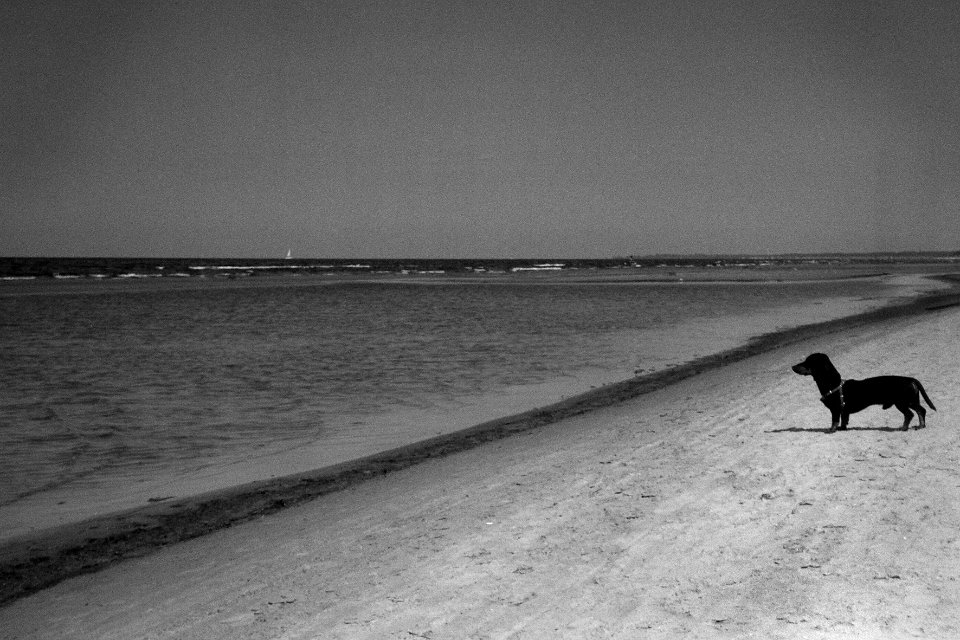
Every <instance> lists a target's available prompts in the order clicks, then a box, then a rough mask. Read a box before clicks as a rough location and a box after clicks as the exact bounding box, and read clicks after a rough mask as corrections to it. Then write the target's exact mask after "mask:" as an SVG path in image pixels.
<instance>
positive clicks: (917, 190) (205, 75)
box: [0, 0, 960, 257]
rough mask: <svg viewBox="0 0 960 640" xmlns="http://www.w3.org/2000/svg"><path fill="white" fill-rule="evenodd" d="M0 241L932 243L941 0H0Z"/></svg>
mask: <svg viewBox="0 0 960 640" xmlns="http://www.w3.org/2000/svg"><path fill="white" fill-rule="evenodd" d="M0 132H2V133H0V135H2V138H0V145H2V146H0V255H6V256H12V255H23V256H30V255H64V256H67V255H97V256H138V255H141V256H143V255H149V256H187V257H192V256H206V257H239V256H248V257H280V256H282V255H283V254H285V253H286V251H287V249H288V248H289V249H292V250H293V254H294V255H295V256H300V257H547V256H556V257H608V256H614V255H626V254H653V253H743V252H746V253H763V252H803V251H872V250H916V249H921V250H923V249H926V250H954V249H960V2H954V1H949V0H948V1H944V2H938V3H932V2H923V1H917V0H904V1H903V2H884V1H883V0H876V1H870V2H867V1H864V2H859V1H838V0H824V1H823V2H804V1H797V0H788V1H785V2H773V1H760V0H758V1H755V2H724V1H721V0H716V1H714V0H706V1H687V0H665V1H663V2H643V1H624V2H588V1H584V2H572V1H571V2H524V1H522V0H515V1H510V2H492V1H486V0H468V1H464V2H459V1H450V0H426V1H423V2H408V1H406V0H384V1H376V0H353V1H344V2H336V1H329V0H302V1H299V2H294V1H286V2H285V1H282V0H275V1H261V2H226V1H223V2H217V1H210V2H201V1H183V2H172V1H170V0H163V1H157V2H131V1H127V0H123V1H104V2H84V1H66V0H65V1H63V2H45V1H43V0H28V1H23V2H21V1H19V0H16V1H13V2H11V1H10V0H7V1H6V2H3V3H2V5H0Z"/></svg>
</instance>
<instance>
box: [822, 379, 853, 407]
mask: <svg viewBox="0 0 960 640" xmlns="http://www.w3.org/2000/svg"><path fill="white" fill-rule="evenodd" d="M846 383H847V381H846V380H841V381H840V385H839V386H838V387H837V388H836V389H834V390H833V391H827V392H826V393H825V394H823V395H822V396H820V400H822V401H826V399H827V398H829V397H830V396H832V395H833V394H835V393H837V392H838V391H839V392H840V406H841V407H842V406H843V405H844V402H843V385H845V384H846Z"/></svg>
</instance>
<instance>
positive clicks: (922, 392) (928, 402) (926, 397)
mask: <svg viewBox="0 0 960 640" xmlns="http://www.w3.org/2000/svg"><path fill="white" fill-rule="evenodd" d="M917 389H918V390H919V391H920V395H922V396H923V399H924V400H926V401H927V404H928V405H930V408H931V409H933V410H934V411H936V410H937V408H936V407H935V406H933V403H932V402H930V396H928V395H927V392H926V391H924V390H923V385H922V384H920V381H919V380H917Z"/></svg>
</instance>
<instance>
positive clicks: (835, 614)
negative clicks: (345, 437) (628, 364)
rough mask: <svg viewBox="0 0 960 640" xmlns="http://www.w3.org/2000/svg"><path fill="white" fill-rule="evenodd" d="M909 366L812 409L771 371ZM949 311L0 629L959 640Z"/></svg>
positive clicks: (44, 596)
mask: <svg viewBox="0 0 960 640" xmlns="http://www.w3.org/2000/svg"><path fill="white" fill-rule="evenodd" d="M812 351H824V352H827V353H829V354H830V355H831V357H832V358H833V360H834V362H835V363H837V365H838V368H839V369H840V371H841V373H842V374H844V375H845V376H848V377H853V378H860V377H867V376H870V375H876V374H880V373H901V374H905V375H913V376H916V377H918V378H919V379H920V380H922V381H923V382H924V385H925V386H926V388H927V391H928V393H929V395H930V397H931V398H932V399H933V401H934V402H935V403H936V405H937V408H938V410H939V411H938V412H930V413H928V428H927V429H925V430H920V431H916V430H911V431H909V432H906V433H904V432H901V431H898V430H896V427H898V426H899V424H900V422H901V418H900V415H899V413H897V412H895V411H890V412H884V411H881V410H880V409H879V408H878V407H874V408H871V409H868V410H866V411H864V412H862V413H860V414H856V415H855V416H853V417H852V418H851V430H850V431H849V432H846V433H836V434H826V433H824V427H826V426H828V425H829V414H828V412H827V411H826V409H825V408H824V407H823V406H822V405H820V403H819V402H818V400H817V398H818V393H817V391H816V388H815V387H814V385H813V383H812V382H811V381H810V379H809V378H803V377H800V376H797V375H795V374H793V373H791V372H790V371H789V368H788V367H789V365H790V364H793V363H794V362H797V361H799V360H800V359H802V358H803V357H805V356H806V355H807V354H808V353H809V352H812ZM957 362H960V308H958V307H956V306H954V307H946V308H941V309H938V310H935V311H929V312H925V313H923V314H922V315H919V316H914V317H902V318H899V319H894V320H888V321H885V322H883V323H880V324H873V325H864V326H859V327H856V328H853V329H850V330H846V331H842V332H839V333H831V334H828V335H824V336H822V337H816V336H814V337H812V338H809V339H806V340H803V341H799V342H794V343H792V344H789V345H786V346H783V347H781V348H779V349H776V350H774V351H771V352H768V353H765V354H761V355H758V356H755V357H752V358H748V359H746V360H743V361H741V362H738V363H736V364H732V365H729V366H725V367H722V368H719V369H715V370H711V371H707V372H705V373H702V374H700V375H697V376H694V377H691V378H687V379H685V380H682V381H680V382H677V383H676V384H672V385H670V386H667V387H665V388H662V389H660V390H657V391H654V392H652V393H649V394H646V395H643V396H640V397H637V398H634V399H632V400H628V401H626V402H624V403H622V404H618V405H616V406H612V407H607V408H600V409H596V410H593V411H590V412H587V413H583V414H581V415H574V416H572V417H568V418H566V419H564V420H561V421H559V422H555V423H553V424H548V425H545V426H542V427H540V428H538V429H535V430H532V431H527V432H524V433H521V434H519V435H514V436H512V437H510V438H507V439H504V440H499V441H495V442H490V443H487V444H485V445H482V446H479V447H476V448H473V449H470V450H466V451H461V452H459V453H453V454H451V455H447V456H446V457H442V458H430V459H427V460H425V461H423V462H421V463H420V464H417V465H416V466H412V467H409V468H406V469H402V470H400V471H396V472H393V473H391V474H389V475H385V476H381V477H376V478H373V479H370V480H368V481H366V482H362V483H357V484H353V485H351V486H349V487H348V488H347V489H345V490H342V491H339V492H335V493H331V494H328V495H324V496H322V497H320V498H318V499H316V500H313V501H311V502H307V503H305V504H302V505H299V506H296V507H292V508H288V509H285V510H283V511H280V512H278V513H274V514H272V515H270V516H268V517H263V518H260V519H257V520H253V521H250V522H246V523H244V524H240V525H237V526H234V527H231V528H228V529H223V530H220V531H216V532H214V533H211V534H209V535H206V536H204V537H200V538H196V539H193V540H189V541H186V542H182V543H180V544H176V545H173V546H170V547H168V548H165V549H161V550H159V551H157V552H155V553H153V554H152V555H149V556H146V557H143V558H138V559H132V560H127V561H124V562H120V563H117V564H114V565H112V566H110V567H108V568H106V569H104V570H102V571H99V572H97V573H93V574H89V575H84V576H80V577H76V578H72V579H69V580H66V581H64V582H62V583H60V584H58V585H56V586H54V587H51V588H49V589H46V590H44V591H41V592H39V593H36V594H34V595H32V596H29V597H26V598H22V599H20V600H18V601H15V602H13V603H11V604H9V605H7V606H6V607H4V608H3V609H0V636H2V637H5V638H6V637H9V638H103V639H107V638H117V639H124V640H127V639H132V638H198V639H199V638H203V639H215V638H230V639H243V638H285V639H293V638H377V639H380V638H406V639H409V638H432V639H438V638H510V637H516V638H558V637H566V638H594V637H596V638H608V637H623V638H645V637H648V638H673V637H677V638H679V637H717V638H724V637H730V638H740V637H757V638H844V637H849V638H899V637H923V638H955V637H960V502H958V497H960V465H958V460H960V448H958V438H960V432H958V430H957V427H958V426H960V425H957V423H956V420H955V419H954V418H953V416H954V415H955V412H956V410H957V407H960V387H958V386H957V384H956V367H957Z"/></svg>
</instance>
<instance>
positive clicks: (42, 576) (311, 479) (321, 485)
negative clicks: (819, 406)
mask: <svg viewBox="0 0 960 640" xmlns="http://www.w3.org/2000/svg"><path fill="white" fill-rule="evenodd" d="M947 281H948V282H950V283H951V284H953V285H954V287H956V286H957V282H958V279H957V277H955V276H954V277H953V278H947ZM957 304H960V293H958V292H957V291H956V289H953V290H951V291H948V292H942V293H937V294H933V295H926V296H923V297H920V298H918V299H916V300H913V301H911V302H909V303H907V304H897V305H893V306H889V307H885V308H882V309H879V310H875V311H871V312H868V313H864V314H860V315H857V316H853V317H846V318H842V319H838V320H833V321H829V322H825V323H819V324H815V325H808V326H801V327H796V328H792V329H789V330H786V331H780V332H775V333H770V334H767V335H764V336H761V337H759V338H757V339H755V340H753V341H751V342H750V343H749V344H747V345H744V346H742V347H739V348H736V349H733V350H729V351H725V352H722V353H719V354H715V355H711V356H707V357H704V358H700V359H697V360H695V361H693V362H690V363H687V364H685V365H682V366H678V367H674V368H671V369H668V370H666V371H661V372H657V373H653V374H650V375H643V376H638V377H636V378H633V379H630V380H626V381H623V382H620V383H616V384H612V385H609V386H605V387H603V388H600V389H595V390H592V391H590V392H587V393H584V394H581V395H578V396H576V397H573V398H569V399H566V400H564V401H562V402H559V403H557V404H554V405H551V406H548V407H543V408H539V409H535V410H531V411H527V412H524V413H521V414H519V415H515V416H511V417H508V418H503V419H499V420H494V421H492V422H487V423H484V424H480V425H477V426H475V427H472V428H469V429H465V430H462V431H458V432H455V433H451V434H447V435H444V436H440V437H436V438H432V439H430V440H425V441H422V442H418V443H415V444H412V445H409V446H405V447H401V448H399V449H394V450H391V451H386V452H383V453H380V454H377V455H373V456H369V457H366V458H362V459H359V460H355V461H351V462H348V463H344V464H339V465H335V466H333V467H327V468H323V469H318V470H316V471H312V472H307V473H300V474H295V475H291V476H285V477H281V478H274V479H270V480H265V481H259V482H254V483H251V484H247V485H243V486H239V487H233V488H230V489H226V490H221V491H216V492H212V493H207V494H203V495H199V496H192V497H189V498H179V499H170V500H160V501H157V502H156V503H155V504H151V505H148V506H145V507H141V508H137V509H133V510H129V511H124V512H121V513H116V514H111V515H108V516H104V517H99V518H95V519H93V520H88V521H85V522H82V523H78V524H74V525H69V526H64V527H60V528H57V529H51V530H48V531H45V532H41V533H40V534H38V535H36V536H30V537H26V538H23V539H18V540H13V541H10V542H9V543H7V544H4V545H2V546H0V583H2V584H3V591H2V592H0V602H3V601H9V600H11V599H15V598H18V597H22V596H24V595H26V594H29V593H32V592H35V591H36V590H38V589H41V588H44V587H45V586H49V585H51V584H55V583H57V582H59V581H60V580H63V579H64V578H66V577H69V576H72V575H78V574H81V573H85V572H89V571H94V570H97V569H99V568H102V567H104V566H106V565H108V564H111V563H114V562H116V561H118V560H121V559H124V558H130V557H136V556H141V555H143V554H145V553H148V552H149V551H151V550H152V549H156V548H158V547H161V546H166V545H169V544H172V543H175V542H180V541H183V540H187V539H190V538H194V537H197V536H202V535H204V534H207V533H209V532H211V531H215V530H217V529H221V528H223V527H227V526H230V525H233V524H237V523H240V522H244V521H248V520H251V519H253V518H258V517H260V516H263V515H266V514H269V513H274V512H276V511H279V510H281V509H284V508H287V507H290V506H292V505H296V504H302V503H304V502H306V501H309V500H312V499H314V498H316V497H317V496H321V495H324V494H327V493H330V492H333V491H338V490H342V489H344V488H346V487H350V486H353V485H356V484H357V483H359V482H363V481H364V480H368V479H370V478H373V477H378V476H381V475H383V474H386V473H391V472H394V471H397V470H400V469H404V468H407V467H410V466H412V465H416V464H418V463H420V462H422V461H425V460H429V459H435V458H438V457H442V456H447V455H450V454H452V453H454V452H458V451H464V450H467V449H470V448H473V447H476V446H478V445H480V444H483V443H486V442H491V441H495V440H499V439H502V438H505V437H507V436H510V435H514V434H518V433H524V432H529V431H530V430H533V429H536V428H537V427H540V426H543V425H546V424H551V423H555V422H557V421H561V420H565V419H568V418H571V417H572V416H577V415H580V414H584V413H587V412H590V411H594V410H597V409H599V408H603V407H609V406H611V405H615V404H618V403H622V402H625V401H628V400H630V399H632V398H635V397H637V396H640V395H643V394H646V393H650V392H652V391H655V390H658V389H662V388H664V387H666V386H668V385H671V384H674V383H676V382H678V381H680V380H683V379H686V378H689V377H691V376H694V375H697V374H699V373H703V372H706V371H710V370H713V369H716V368H719V367H723V366H725V365H728V364H731V363H734V362H738V361H741V360H744V359H746V358H749V357H751V356H755V355H757V354H760V353H764V352H767V351H771V350H775V349H779V348H782V347H784V346H786V345H790V344H793V343H795V342H798V341H802V340H805V339H809V338H810V337H812V336H821V335H828V334H833V333H837V332H841V331H845V330H848V329H850V328H852V327H858V326H864V325H869V324H873V323H882V322H885V321H890V320H895V319H899V318H904V317H908V316H913V315H917V314H922V313H925V312H926V311H929V310H937V309H944V308H949V307H950V306H953V305H957Z"/></svg>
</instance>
